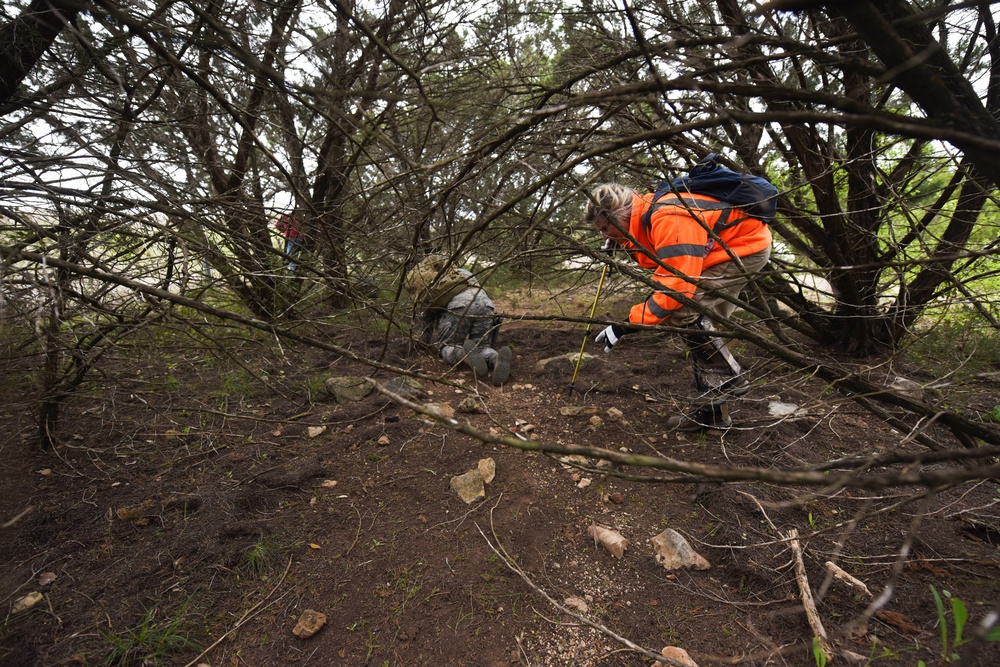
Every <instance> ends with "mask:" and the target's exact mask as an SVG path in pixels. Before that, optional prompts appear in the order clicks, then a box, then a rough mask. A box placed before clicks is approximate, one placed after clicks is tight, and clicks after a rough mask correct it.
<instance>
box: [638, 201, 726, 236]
mask: <svg viewBox="0 0 1000 667" xmlns="http://www.w3.org/2000/svg"><path fill="white" fill-rule="evenodd" d="M665 194H671V195H673V196H672V197H670V198H669V199H667V200H666V201H658V199H659V197H654V199H653V203H652V204H651V205H650V207H649V208H648V209H646V212H645V213H643V214H642V227H643V229H645V230H646V231H647V232H648V231H649V229H650V227H651V226H652V224H653V223H652V220H653V211H656V210H658V209H661V208H663V207H664V206H678V207H683V208H691V209H698V210H700V211H722V213H721V214H720V215H719V219H718V220H716V221H715V225H713V226H712V231H713V232H715V233H716V234H718V233H719V232H720V231H722V230H724V229H726V228H727V227H732V226H733V225H735V224H738V223H740V222H743V221H744V220H746V217H742V218H738V219H736V220H734V221H733V222H729V216H730V215H732V212H733V207H732V206H731V205H729V204H727V203H725V202H721V201H707V200H705V199H693V198H691V197H685V196H683V195H679V194H676V193H665ZM661 196H665V195H661Z"/></svg>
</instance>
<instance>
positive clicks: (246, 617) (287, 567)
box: [184, 556, 292, 667]
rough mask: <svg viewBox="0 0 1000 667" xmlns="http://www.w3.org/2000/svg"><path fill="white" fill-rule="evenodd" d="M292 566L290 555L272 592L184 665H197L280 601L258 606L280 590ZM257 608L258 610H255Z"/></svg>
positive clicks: (187, 666) (188, 666) (185, 666)
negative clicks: (255, 617)
mask: <svg viewBox="0 0 1000 667" xmlns="http://www.w3.org/2000/svg"><path fill="white" fill-rule="evenodd" d="M291 568H292V557H291V556H289V557H288V564H287V565H285V571H284V572H282V573H281V577H280V578H279V579H278V581H277V583H275V584H274V588H272V589H271V590H270V592H268V594H267V595H265V596H264V597H263V598H262V599H261V600H260V602H258V603H257V604H255V605H254V606H252V607H250V608H249V609H247V610H246V613H244V614H243V616H242V617H241V618H240V620H238V621H236V624H235V625H234V626H233V627H231V628H230V629H229V630H227V631H226V632H224V633H222V636H221V637H219V638H218V639H216V640H215V641H214V642H212V644H211V645H210V646H209V647H208V648H206V649H205V650H204V651H202V652H201V653H199V654H198V655H197V656H195V658H194V659H193V660H192V661H191V662H189V663H187V664H186V665H184V667H192V665H195V664H197V662H198V661H199V660H201V659H202V658H204V657H205V656H206V655H208V652H209V651H211V650H212V649H213V648H215V647H216V646H218V645H219V644H220V643H221V642H222V641H223V640H224V639H226V638H227V637H229V636H230V635H232V634H233V633H234V632H236V631H237V630H239V629H240V627H242V626H243V625H244V624H245V623H246V622H247V621H249V620H250V619H251V618H253V617H254V616H256V615H257V614H259V613H260V612H262V611H264V609H267V607H270V606H271V604H274V602H278V600H281V598H280V597H279V598H278V599H277V600H275V601H274V602H272V603H270V604H268V605H267V607H262V608H261V609H257V608H258V607H260V606H261V605H262V604H264V603H265V602H267V600H268V598H270V597H271V596H272V595H274V593H275V591H277V590H278V587H279V586H281V584H282V582H284V581H285V577H286V576H288V571H289V570H290V569H291ZM281 597H284V595H282V596H281ZM255 610H256V611H255Z"/></svg>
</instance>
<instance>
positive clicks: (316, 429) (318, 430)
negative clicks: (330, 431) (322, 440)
mask: <svg viewBox="0 0 1000 667" xmlns="http://www.w3.org/2000/svg"><path fill="white" fill-rule="evenodd" d="M324 433H326V424H324V425H323V426H310V427H309V429H308V431H306V434H307V435H308V436H309V437H310V438H318V437H319V436H321V435H323V434H324Z"/></svg>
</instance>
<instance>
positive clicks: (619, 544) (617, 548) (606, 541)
mask: <svg viewBox="0 0 1000 667" xmlns="http://www.w3.org/2000/svg"><path fill="white" fill-rule="evenodd" d="M587 534H588V535H590V536H591V537H593V538H594V539H595V540H597V541H598V542H600V543H601V544H602V545H603V546H604V548H605V549H607V550H608V552H609V553H610V554H611V555H612V556H614V557H615V558H617V559H618V560H621V559H622V557H623V556H624V555H625V550H626V549H628V545H629V541H628V540H627V539H625V537H623V536H622V534H621V533H619V532H618V531H616V530H612V529H610V528H605V527H604V526H599V525H597V524H596V523H595V524H592V525H591V526H590V527H589V528H587Z"/></svg>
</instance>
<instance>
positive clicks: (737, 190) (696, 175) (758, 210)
mask: <svg viewBox="0 0 1000 667" xmlns="http://www.w3.org/2000/svg"><path fill="white" fill-rule="evenodd" d="M668 194H672V195H674V196H675V197H679V198H680V199H681V202H678V203H675V201H676V200H671V201H666V202H660V201H659V200H660V198H662V197H664V196H665V195H668ZM685 194H696V195H705V196H707V197H712V198H713V199H718V200H719V202H720V203H715V202H707V201H701V200H696V199H691V198H688V197H684V195H685ZM677 205H681V206H687V207H690V208H693V209H702V210H724V212H723V214H722V215H721V216H719V220H718V222H716V223H715V229H714V230H713V231H715V232H716V233H718V232H719V231H721V230H722V229H725V228H726V227H729V226H732V225H735V224H737V223H738V222H741V221H742V220H743V219H744V218H739V219H737V220H732V221H730V220H729V215H730V213H731V212H732V209H733V208H739V209H742V210H743V211H744V212H745V213H746V214H747V215H748V216H750V217H752V218H757V219H758V220H760V221H762V222H764V223H769V222H771V221H772V220H774V216H775V214H776V213H777V210H778V188H776V187H774V185H773V184H772V183H771V182H770V181H768V180H767V179H766V178H762V177H761V176H754V175H753V174H744V173H742V172H739V171H733V170H732V169H726V168H725V167H723V166H722V165H720V164H719V154H718V153H709V154H708V155H706V156H705V157H704V158H702V159H701V160H699V161H698V164H696V165H695V166H694V167H692V168H691V171H690V172H688V175H687V176H681V177H680V178H675V179H674V180H672V181H663V182H662V183H660V185H659V186H658V187H657V188H656V192H654V193H653V205H652V206H650V207H649V210H647V211H646V213H645V214H644V215H643V216H642V222H643V225H645V226H646V227H647V228H648V227H649V224H650V218H651V217H652V215H653V211H654V210H656V209H658V208H660V207H661V206H677Z"/></svg>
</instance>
